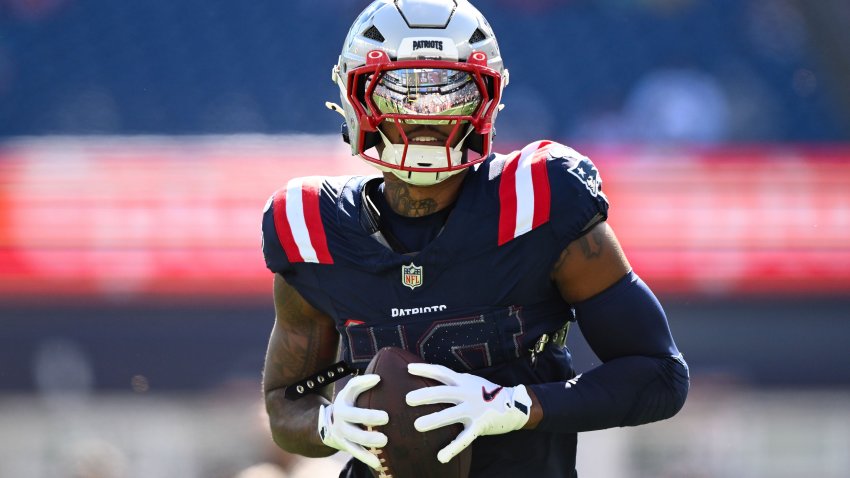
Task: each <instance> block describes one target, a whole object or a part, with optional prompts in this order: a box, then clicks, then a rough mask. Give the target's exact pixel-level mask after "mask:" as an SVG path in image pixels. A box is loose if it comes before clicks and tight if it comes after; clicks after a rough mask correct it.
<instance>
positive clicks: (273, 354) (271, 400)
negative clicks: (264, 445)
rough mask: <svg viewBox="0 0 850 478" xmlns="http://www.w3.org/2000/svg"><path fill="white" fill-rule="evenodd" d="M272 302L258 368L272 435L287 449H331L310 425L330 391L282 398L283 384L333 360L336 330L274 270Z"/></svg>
mask: <svg viewBox="0 0 850 478" xmlns="http://www.w3.org/2000/svg"><path fill="white" fill-rule="evenodd" d="M274 304H275V314H276V317H275V324H274V329H272V333H271V337H270V338H269V346H268V351H267V353H266V363H265V367H264V371H263V390H264V393H265V399H266V410H267V411H268V414H269V420H270V423H271V429H272V436H273V438H274V441H275V443H277V444H278V446H280V447H281V448H283V449H284V450H287V451H289V452H292V453H297V454H299V455H304V456H310V457H321V456H328V455H332V454H334V453H336V450H335V449H333V448H330V447H327V446H325V445H323V444H322V441H321V440H320V438H319V435H318V433H317V431H316V423H317V421H318V412H319V405H321V404H327V403H329V402H328V399H329V398H330V397H329V396H321V395H318V394H312V395H307V396H306V397H303V398H301V399H298V400H287V399H285V398H284V397H283V394H284V389H285V387H286V386H287V385H290V384H292V383H294V382H297V381H299V380H301V379H302V378H304V377H305V376H307V375H309V374H311V373H313V372H315V371H317V370H320V369H322V368H325V367H327V366H328V365H331V364H332V363H334V362H335V361H336V352H337V345H338V343H339V335H338V334H337V331H336V329H335V328H334V323H333V321H332V320H331V318H330V317H328V316H327V315H325V314H323V313H322V312H320V311H318V310H316V309H315V308H314V307H312V306H311V305H310V304H308V303H307V301H306V300H304V298H303V297H301V295H300V294H299V293H298V292H297V291H296V290H295V289H294V288H292V286H290V285H289V284H287V283H286V281H285V280H284V279H283V277H282V276H281V275H280V274H275V279H274ZM329 388H330V387H326V389H329ZM328 393H329V392H328Z"/></svg>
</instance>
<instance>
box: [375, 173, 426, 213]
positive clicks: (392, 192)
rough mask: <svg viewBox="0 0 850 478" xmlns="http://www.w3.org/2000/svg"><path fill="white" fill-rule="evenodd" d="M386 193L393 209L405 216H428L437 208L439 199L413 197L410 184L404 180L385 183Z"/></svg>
mask: <svg viewBox="0 0 850 478" xmlns="http://www.w3.org/2000/svg"><path fill="white" fill-rule="evenodd" d="M384 195H385V197H386V198H387V202H388V203H389V204H390V207H392V208H393V211H396V212H397V213H399V214H401V215H403V216H409V217H421V216H427V215H428V214H431V213H433V212H435V211H436V210H437V201H436V200H435V199H433V198H424V199H413V198H411V197H410V186H408V185H407V184H406V183H403V182H395V181H393V182H386V183H384Z"/></svg>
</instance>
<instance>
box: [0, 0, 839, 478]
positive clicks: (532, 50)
mask: <svg viewBox="0 0 850 478" xmlns="http://www.w3.org/2000/svg"><path fill="white" fill-rule="evenodd" d="M366 3H367V2H366V1H365V0H357V1H354V0H289V1H282V0H278V1H264V0H260V1H252V2H239V3H236V2H228V1H223V0H183V1H179V2H175V1H171V0H147V1H145V2H118V1H114V0H0V477H2V478H41V477H48V476H49V477H53V478H55V477H76V478H94V477H98V478H113V477H122V478H123V477H127V478H142V477H144V478H160V477H164V478H167V477H182V478H230V477H234V476H236V475H237V473H238V472H239V470H242V469H245V468H247V467H249V466H251V465H253V464H256V463H261V462H270V463H276V464H278V465H279V466H281V467H284V468H286V469H288V471H289V473H290V476H335V475H333V471H331V472H329V473H330V474H329V475H328V474H327V473H328V472H327V471H325V472H323V471H318V469H321V468H322V467H325V468H323V469H325V470H327V469H328V468H329V469H331V470H335V469H338V468H339V466H340V465H339V464H340V460H341V459H342V458H341V457H337V458H334V459H330V460H327V461H321V460H308V461H301V462H299V461H297V460H294V459H293V458H292V457H290V456H287V455H285V454H283V453H279V452H276V451H274V448H273V446H272V445H271V442H270V439H269V438H268V432H267V430H265V429H264V427H263V417H262V412H261V404H260V391H259V380H260V370H261V366H262V361H263V354H264V351H265V344H266V339H267V334H268V332H269V330H270V328H271V326H272V322H273V310H272V301H271V275H270V274H269V273H267V271H266V270H265V269H264V265H263V260H262V256H261V253H260V250H259V222H260V215H261V210H262V207H263V204H264V203H265V201H266V199H267V197H268V196H269V194H271V193H272V192H273V191H274V190H275V189H277V188H278V187H280V186H281V185H283V184H285V182H286V181H287V180H288V179H289V178H290V177H293V176H296V175H304V174H345V173H349V172H366V173H370V172H371V170H370V169H369V168H368V167H367V166H365V165H361V164H360V163H359V162H358V161H357V160H355V159H352V158H350V157H349V156H348V152H347V150H346V146H345V145H344V144H342V142H341V141H340V139H339V136H338V129H339V117H338V116H336V115H335V114H333V113H331V112H329V111H327V110H325V108H324V106H323V104H324V101H326V100H333V101H336V95H337V91H336V89H335V87H334V86H333V84H332V83H331V82H330V68H331V65H332V64H333V63H334V62H335V60H336V57H337V55H338V53H339V49H340V46H341V44H342V40H343V38H344V36H345V33H346V31H347V28H348V26H349V24H350V22H351V21H352V20H353V19H354V17H355V16H356V14H357V13H358V12H359V11H360V10H361V9H362V8H363V7H364V6H365V5H366ZM477 5H478V7H479V8H480V9H481V10H482V11H483V12H484V13H485V14H486V15H487V17H488V18H489V19H490V21H491V23H492V24H493V27H494V29H495V30H496V32H497V34H498V36H499V40H500V45H501V47H502V51H503V55H504V58H505V60H506V64H507V66H508V67H509V68H510V70H511V80H512V81H511V85H510V86H509V87H508V89H507V90H506V92H505V99H504V102H505V103H506V104H507V108H506V109H505V111H504V112H503V113H502V115H501V116H500V119H499V122H498V131H499V135H498V138H497V148H498V149H499V150H500V151H508V150H510V149H513V148H515V147H517V146H521V145H522V144H524V143H525V142H528V141H530V140H533V139H539V138H542V137H548V138H551V139H557V140H560V141H562V142H566V143H568V144H571V145H574V146H576V147H577V148H578V149H580V150H581V151H583V152H585V153H587V154H589V155H591V156H592V157H593V158H594V160H595V161H596V163H597V165H598V166H599V168H600V170H601V171H602V174H603V177H604V178H605V181H606V182H605V187H606V190H607V191H608V194H609V196H610V198H611V200H612V204H613V207H612V213H611V223H612V224H613V225H614V227H615V229H616V230H617V231H618V233H619V235H620V238H621V240H622V242H623V243H624V245H625V247H626V249H627V253H628V254H629V256H630V259H631V260H632V262H633V264H634V265H635V267H636V270H637V271H638V272H639V273H640V274H641V275H642V276H643V277H644V278H645V279H646V280H647V282H648V283H649V284H650V285H652V286H653V288H654V289H655V291H656V292H657V294H658V295H659V296H660V297H661V299H662V301H663V302H664V303H665V305H666V308H667V311H668V315H669V317H670V321H671V326H672V328H673V331H674V334H675V335H676V337H677V341H678V343H679V346H680V348H681V349H682V350H683V351H684V353H685V356H686V358H687V359H688V361H689V363H690V365H691V371H692V380H693V384H692V392H691V396H690V399H689V401H688V403H687V404H686V406H685V408H684V410H683V411H682V412H681V413H680V415H679V416H678V417H677V418H676V419H675V420H672V421H668V422H663V423H659V424H653V425H649V426H645V427H641V428H637V429H628V430H614V431H604V432H594V433H588V434H583V436H582V438H581V439H580V451H579V472H580V474H581V475H582V476H590V477H625V478H631V477H634V478H638V477H640V478H643V477H647V478H648V477H667V478H672V477H730V478H742V477H768V476H769V477H799V476H817V477H821V478H829V477H835V478H838V477H846V476H850V453H848V450H850V352H848V343H850V87H848V85H850V28H847V26H848V25H850V3H848V2H846V1H844V0H818V1H807V0H537V1H534V0H522V1H520V0H490V1H488V0H480V1H479V2H478V3H477ZM352 286H354V285H352ZM614 333H615V332H614ZM571 344H572V347H573V349H574V352H575V355H576V357H577V361H578V364H579V366H580V368H582V369H585V368H587V367H590V366H592V365H593V364H594V361H595V358H594V357H593V355H592V353H590V352H589V351H588V350H587V347H586V345H585V344H584V343H583V342H582V339H581V337H580V334H575V335H574V336H572V337H571ZM242 476H247V475H242ZM255 476H258V475H255ZM263 476H273V475H263ZM284 476H285V475H284Z"/></svg>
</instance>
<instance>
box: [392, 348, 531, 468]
mask: <svg viewBox="0 0 850 478" xmlns="http://www.w3.org/2000/svg"><path fill="white" fill-rule="evenodd" d="M407 371H408V372H409V373H410V374H412V375H418V376H420V377H425V378H430V379H433V380H436V381H438V382H442V383H444V384H445V385H435V386H432V387H424V388H420V389H418V390H413V391H412V392H409V393H408V394H407V396H406V397H405V401H406V402H407V404H408V405H410V406H413V407H415V406H418V405H428V404H433V403H453V404H454V406H453V407H447V408H445V409H443V410H440V411H439V412H435V413H431V414H429V415H425V416H422V417H419V418H417V419H416V421H415V422H413V426H414V427H415V428H416V429H417V430H418V431H420V432H427V431H430V430H433V429H435V428H440V427H444V426H446V425H451V424H453V423H460V424H461V425H463V431H462V432H460V433H459V434H458V436H457V438H455V439H454V440H453V441H452V442H451V443H449V444H448V445H447V446H446V447H445V448H443V449H442V450H440V451H439V452H438V453H437V459H438V460H440V463H448V462H449V460H451V459H452V458H454V457H455V455H457V454H458V453H460V452H461V451H463V450H464V448H466V447H468V446H469V445H470V444H471V443H472V441H473V440H475V439H476V438H478V437H479V436H482V435H501V434H502V433H508V432H512V431H514V430H519V429H520V428H522V427H523V426H524V425H525V424H526V423H527V422H528V418H529V416H530V415H529V414H530V411H531V397H529V395H528V391H527V390H526V389H525V386H524V385H517V386H516V387H501V386H499V385H496V384H495V383H493V382H491V381H489V380H487V379H484V378H481V377H479V376H477V375H471V374H468V373H457V372H455V371H453V370H451V369H448V368H446V367H443V366H442V365H434V364H427V363H411V364H408V365H407Z"/></svg>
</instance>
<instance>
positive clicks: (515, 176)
mask: <svg viewBox="0 0 850 478" xmlns="http://www.w3.org/2000/svg"><path fill="white" fill-rule="evenodd" d="M549 144H551V141H537V142H534V143H531V144H529V145H528V146H526V147H525V148H523V149H522V151H520V152H519V153H518V154H516V155H515V156H513V157H512V158H510V159H508V160H507V162H506V163H505V167H504V169H503V170H502V179H501V183H500V184H499V245H500V246H501V245H502V244H505V243H507V242H509V241H511V240H513V239H515V238H517V237H519V236H521V235H523V234H525V233H526V232H528V231H531V230H532V229H534V228H536V227H538V226H540V225H542V224H545V223H546V222H548V221H549V209H550V196H551V192H550V190H549V174H548V172H547V170H546V161H547V160H548V158H549V154H548V152H547V151H546V146H548V145H549Z"/></svg>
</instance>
